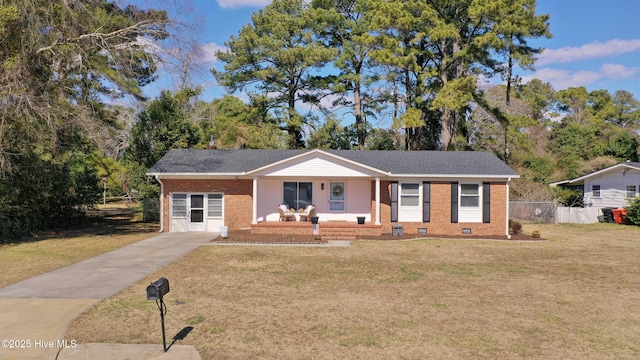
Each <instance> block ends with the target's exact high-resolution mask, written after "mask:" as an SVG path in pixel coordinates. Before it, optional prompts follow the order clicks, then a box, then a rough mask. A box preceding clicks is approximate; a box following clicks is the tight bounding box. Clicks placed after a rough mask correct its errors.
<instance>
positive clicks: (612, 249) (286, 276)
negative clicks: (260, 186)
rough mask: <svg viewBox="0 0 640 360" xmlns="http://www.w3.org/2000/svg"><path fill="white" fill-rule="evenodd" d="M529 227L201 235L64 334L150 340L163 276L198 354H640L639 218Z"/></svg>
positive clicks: (174, 318)
mask: <svg viewBox="0 0 640 360" xmlns="http://www.w3.org/2000/svg"><path fill="white" fill-rule="evenodd" d="M533 230H539V231H540V232H541V235H542V237H543V238H546V239H549V241H541V242H512V241H480V240H451V239H448V240H428V239H427V240H415V241H398V242H389V241H380V242H372V241H357V242H354V243H353V244H352V247H351V248H346V249H345V248H309V247H252V246H205V247H202V248H200V249H198V250H196V251H194V252H192V253H191V254H189V255H187V256H185V257H183V258H181V259H179V260H178V261H177V262H175V263H173V264H170V265H168V266H166V267H165V268H163V269H161V270H160V271H158V272H156V273H154V274H151V275H150V276H149V277H148V278H146V279H143V280H142V281H140V282H139V283H138V284H136V285H134V286H132V287H131V288H129V289H126V290H124V291H122V292H120V293H119V294H117V295H116V296H114V297H112V298H109V299H105V300H104V301H102V302H101V303H100V304H98V305H97V306H96V307H94V308H93V309H91V310H90V311H89V312H87V313H86V314H84V315H83V316H81V317H80V318H78V319H77V320H76V321H74V322H73V323H72V325H71V326H70V328H69V330H68V333H67V334H66V335H65V338H68V339H77V340H78V342H80V343H87V342H109V343H154V344H160V343H161V341H162V338H161V332H160V324H159V315H158V308H157V307H156V304H155V302H154V301H146V300H145V287H146V285H147V284H148V283H149V282H150V281H153V280H155V279H157V278H158V277H161V276H165V277H167V278H168V279H169V281H170V282H171V292H170V293H169V294H167V295H166V296H165V302H166V304H167V309H168V312H167V315H166V317H165V322H166V329H167V338H168V339H170V338H171V337H172V336H173V335H174V334H176V333H178V332H180V330H181V329H184V328H185V327H193V330H192V331H191V332H190V333H189V334H188V336H186V338H184V340H180V341H179V342H178V343H180V344H192V345H194V346H195V347H196V348H197V350H198V351H199V353H200V355H201V356H202V358H203V359H256V358H259V359H336V358H340V359H362V358H368V359H369V358H370V359H423V358H430V359H468V358H477V359H520V358H530V359H534V358H535V359H538V358H547V359H556V358H563V359H585V358H591V359H596V358H597V359H633V358H638V357H640V312H638V306H639V304H640V291H639V290H638V289H640V267H639V266H638V254H640V228H638V227H629V226H620V225H615V224H594V225H532V224H525V225H524V231H525V232H526V233H531V231H533ZM169 351H171V350H169Z"/></svg>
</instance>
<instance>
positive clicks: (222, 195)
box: [147, 149, 519, 239]
mask: <svg viewBox="0 0 640 360" xmlns="http://www.w3.org/2000/svg"><path fill="white" fill-rule="evenodd" d="M147 175H150V176H155V178H156V179H157V180H158V182H159V183H160V186H161V191H160V193H161V195H160V197H161V198H160V200H161V201H160V209H161V210H160V214H161V215H160V218H161V220H160V221H161V231H170V232H184V231H209V232H218V231H220V227H221V226H225V227H227V229H229V230H237V229H250V231H251V232H252V233H256V234H257V233H261V234H265V233H266V234H276V233H285V234H311V231H312V228H313V229H317V228H319V231H321V232H322V236H323V237H325V236H328V237H334V238H347V239H349V238H355V237H356V236H366V235H380V234H385V233H392V232H393V230H396V231H402V232H403V233H404V234H413V233H415V234H418V233H420V234H433V235H461V236H464V235H465V234H466V235H469V234H470V235H471V236H476V235H478V236H506V237H508V236H509V228H508V226H509V225H508V222H509V221H508V216H509V215H508V214H509V211H508V210H509V209H508V206H509V183H510V180H511V179H514V178H518V177H519V175H518V174H517V173H516V172H515V171H514V170H512V169H511V168H510V167H509V166H507V165H506V164H505V163H504V162H502V161H501V160H500V159H499V158H497V157H496V156H495V155H493V154H492V153H489V152H451V151H359V150H319V149H315V150H244V149H243V150H216V149H206V150H194V149H174V150H171V151H170V152H169V153H167V154H166V155H165V156H164V157H163V158H162V159H161V160H160V161H158V163H156V164H155V165H154V166H153V167H152V168H151V169H149V171H148V173H147ZM282 209H284V210H282ZM294 212H295V213H294ZM309 212H311V214H309ZM316 216H317V218H315V217H316ZM309 219H310V220H315V221H314V222H316V223H317V225H315V227H314V225H312V223H311V222H307V220H309ZM287 220H288V221H287Z"/></svg>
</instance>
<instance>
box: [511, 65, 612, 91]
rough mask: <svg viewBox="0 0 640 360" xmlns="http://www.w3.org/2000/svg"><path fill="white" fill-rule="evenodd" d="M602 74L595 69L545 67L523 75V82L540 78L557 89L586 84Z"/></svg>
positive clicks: (599, 77) (598, 78) (597, 78)
mask: <svg viewBox="0 0 640 360" xmlns="http://www.w3.org/2000/svg"><path fill="white" fill-rule="evenodd" d="M603 76H604V75H603V74H602V73H600V72H595V71H584V70H583V71H575V72H572V71H569V70H558V69H550V68H545V69H541V70H539V71H536V72H535V73H534V74H532V75H528V76H523V77H522V80H523V83H527V82H529V81H530V80H531V79H540V80H542V81H544V82H548V83H550V84H551V85H552V86H553V88H554V89H555V90H556V91H557V90H562V89H566V88H568V87H578V86H587V85H589V84H591V83H594V82H595V81H597V80H600V79H601V78H602V77H603Z"/></svg>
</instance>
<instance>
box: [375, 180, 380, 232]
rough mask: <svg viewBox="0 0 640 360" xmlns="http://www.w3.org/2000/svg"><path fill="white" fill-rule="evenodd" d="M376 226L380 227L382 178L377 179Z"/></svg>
mask: <svg viewBox="0 0 640 360" xmlns="http://www.w3.org/2000/svg"><path fill="white" fill-rule="evenodd" d="M375 224H376V225H380V178H379V177H377V178H376V222H375Z"/></svg>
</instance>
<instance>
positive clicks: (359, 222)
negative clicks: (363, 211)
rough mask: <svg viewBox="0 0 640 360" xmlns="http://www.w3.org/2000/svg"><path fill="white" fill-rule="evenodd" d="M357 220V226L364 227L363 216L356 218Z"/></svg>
mask: <svg viewBox="0 0 640 360" xmlns="http://www.w3.org/2000/svg"><path fill="white" fill-rule="evenodd" d="M357 219H358V224H359V225H364V220H365V217H364V216H358V217H357Z"/></svg>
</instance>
